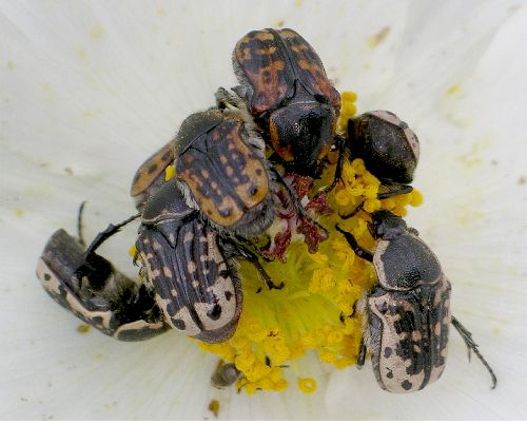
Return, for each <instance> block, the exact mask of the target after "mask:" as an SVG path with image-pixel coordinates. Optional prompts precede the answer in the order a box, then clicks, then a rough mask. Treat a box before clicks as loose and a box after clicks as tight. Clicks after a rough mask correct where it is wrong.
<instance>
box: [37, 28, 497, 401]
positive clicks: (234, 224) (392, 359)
mask: <svg viewBox="0 0 527 421" xmlns="http://www.w3.org/2000/svg"><path fill="white" fill-rule="evenodd" d="M232 61H233V67H234V73H235V74H236V77H237V79H238V82H239V85H238V86H236V87H234V88H232V90H230V91H228V90H226V89H224V88H219V89H218V91H217V92H216V95H215V97H216V104H215V106H213V107H211V108H210V109H208V110H206V111H203V112H198V113H195V114H192V115H190V116H189V117H187V118H186V119H185V120H184V121H183V123H182V124H181V127H180V129H179V131H178V133H177V135H176V137H175V139H174V140H172V141H171V142H169V143H168V144H166V145H165V146H163V147H162V148H161V149H160V150H159V151H158V152H156V153H155V154H154V155H152V156H151V157H150V158H148V159H147V160H146V161H145V162H144V163H143V164H142V165H141V166H140V168H139V169H138V171H137V173H136V175H135V177H134V179H133V182H132V188H131V195H132V197H133V198H134V200H135V203H136V207H137V210H138V212H139V213H138V214H137V215H134V217H132V218H129V219H128V220H126V221H124V222H123V223H121V224H118V225H112V224H110V225H109V227H108V228H107V229H106V230H105V231H103V232H101V233H100V234H99V235H98V236H97V237H96V238H95V240H94V241H93V242H92V243H91V244H90V245H89V246H88V247H87V248H86V247H85V244H84V242H83V241H82V239H81V233H80V230H79V239H75V238H74V237H72V236H70V235H69V234H67V233H66V232H65V231H63V230H58V231H57V232H55V233H54V234H53V235H52V237H51V238H50V240H49V241H48V243H47V245H46V246H45V248H44V251H43V253H42V256H41V258H40V259H39V262H38V266H37V276H38V278H39V279H40V280H41V282H42V284H43V286H44V288H45V290H46V291H47V292H48V294H49V295H51V297H52V298H53V299H54V300H55V301H57V302H58V303H59V304H60V305H62V306H63V307H65V308H66V309H68V310H70V311H71V312H73V313H74V314H75V315H77V317H79V318H80V319H82V320H83V321H85V322H86V323H88V324H90V325H92V326H94V327H96V328H97V329H98V330H100V331H101V332H103V333H105V334H108V335H111V336H113V337H115V338H117V339H120V340H130V341H135V340H143V339H148V338H150V337H152V336H155V335H157V334H160V333H163V332H165V331H166V330H168V329H170V328H173V329H177V330H179V331H181V332H183V333H184V334H187V335H189V336H192V337H194V338H196V339H199V340H201V341H205V342H209V343H216V342H222V341H224V340H226V339H228V338H229V337H230V336H232V334H233V333H234V331H235V329H236V326H237V323H238V319H239V316H240V313H241V310H242V301H243V297H242V292H241V282H242V280H241V279H240V276H239V274H238V269H237V261H238V260H239V259H245V260H248V261H249V262H251V263H252V264H253V265H254V266H255V267H256V269H257V271H258V273H259V274H260V276H261V277H262V279H263V280H264V281H265V284H266V285H267V287H268V288H278V289H279V288H281V287H282V286H283V283H280V284H276V283H274V282H273V280H272V279H271V278H270V277H269V275H268V274H267V273H266V271H265V269H264V267H263V266H262V265H261V263H260V259H261V258H264V259H272V258H279V259H281V258H283V255H284V253H285V250H286V249H287V245H288V244H289V241H290V240H291V232H292V231H296V232H298V233H301V234H303V235H304V238H305V241H306V243H307V245H308V248H309V251H310V252H314V251H316V249H317V245H318V243H319V242H320V241H323V240H324V239H325V238H326V237H327V235H328V231H327V230H326V229H325V228H324V227H322V226H321V225H320V224H319V223H318V222H317V221H316V216H317V214H316V212H315V213H313V212H309V205H310V204H311V205H312V206H311V208H317V206H319V208H323V207H324V203H323V202H324V201H323V193H325V192H328V191H330V190H331V189H333V188H334V187H335V186H336V185H337V184H338V182H339V179H340V176H341V172H342V167H343V164H344V162H345V161H350V160H352V159H355V158H361V159H362V160H363V161H364V163H365V165H366V168H367V169H368V171H370V172H371V173H372V174H373V175H374V176H376V177H377V178H378V179H379V180H380V181H381V183H382V189H381V190H380V192H379V195H378V197H379V198H380V199H382V198H387V197H390V196H394V195H398V194H402V193H408V192H410V191H411V190H412V187H411V186H410V183H411V182H412V180H413V175H414V171H415V168H416V165H417V162H418V159H419V142H418V139H417V137H416V135H415V134H414V133H413V132H412V131H411V130H410V129H409V128H408V126H407V125H406V123H404V122H402V121H401V120H400V119H399V118H398V117H396V116H395V115H394V114H392V113H390V112H388V111H372V112H369V113H365V114H362V115H360V116H358V117H355V118H350V119H349V121H348V123H347V132H346V133H345V134H340V135H337V134H336V122H337V119H338V117H339V113H340V107H341V100H340V94H339V93H338V91H337V90H336V89H335V88H334V87H333V85H332V84H331V82H330V80H329V79H328V77H327V75H326V72H325V69H324V66H323V64H322V62H321V60H320V58H319V57H318V55H317V53H316V52H315V51H314V49H313V48H312V47H311V46H310V45H309V43H308V42H307V41H306V40H305V39H304V38H302V37H301V36H300V35H299V34H298V33H296V32H295V31H293V30H291V29H281V30H274V29H264V30H258V31H252V32H250V33H248V34H247V35H245V36H244V37H243V38H242V39H240V40H239V41H238V43H237V44H236V46H235V48H234V52H233V56H232ZM335 154H336V159H333V155H335ZM330 165H332V166H333V167H334V168H335V176H334V181H333V182H332V183H330V185H329V186H327V188H326V189H325V190H324V191H323V192H322V193H321V192H313V191H312V190H313V187H312V186H313V182H314V180H316V179H317V178H319V177H320V176H321V173H322V171H323V170H324V169H325V168H326V167H328V166H330ZM172 166H173V167H174V169H175V175H174V177H173V178H171V179H169V180H167V178H169V177H167V176H166V174H167V172H168V169H169V168H171V167H172ZM321 194H322V196H321ZM321 197H322V199H321ZM306 202H307V205H306ZM360 211H362V210H361V207H360V206H359V207H358V208H357V209H356V210H355V212H360ZM351 216H353V214H350V215H343V216H342V217H343V218H346V217H351ZM135 218H140V221H141V224H140V227H139V232H138V237H137V240H136V243H135V247H136V250H137V251H136V254H135V258H134V262H135V261H137V262H139V263H140V265H141V269H140V271H139V273H140V277H141V281H142V282H141V283H139V284H137V283H136V282H134V281H132V280H130V279H129V278H127V277H126V276H124V275H123V274H121V273H120V272H118V271H117V270H116V269H115V268H114V267H113V266H112V265H111V263H110V262H109V261H108V260H106V259H104V258H103V257H101V256H100V255H98V254H97V253H96V250H97V248H98V247H99V245H100V244H101V243H102V242H103V241H105V240H106V239H107V238H108V237H110V236H111V235H113V234H114V233H116V232H117V231H119V230H120V228H121V227H122V226H123V225H124V224H126V223H128V222H129V221H131V220H133V219H135ZM276 219H282V220H284V221H285V222H286V224H287V226H288V230H287V232H286V233H285V234H284V233H281V234H280V238H278V237H277V236H275V238H273V239H270V238H269V244H268V245H267V246H266V247H260V246H259V245H258V243H259V240H260V239H261V236H262V235H264V236H265V235H266V234H265V233H266V231H267V230H268V228H269V227H270V226H271V224H272V223H273V221H275V220H276ZM79 225H80V224H79ZM372 227H373V228H372V234H373V236H374V238H376V239H378V243H377V248H376V251H375V253H373V254H371V253H370V252H368V251H366V250H364V249H362V248H361V247H360V246H359V245H358V244H357V242H356V241H355V239H354V237H353V236H352V235H351V234H350V233H348V232H345V231H343V230H342V229H341V228H340V227H338V226H337V230H339V231H341V232H342V233H343V234H344V235H345V236H346V239H347V240H348V242H349V244H350V247H351V249H352V250H353V251H354V252H355V253H356V254H357V255H358V256H359V257H363V258H365V259H367V260H369V261H371V262H373V264H374V266H375V269H376V272H377V276H378V280H379V281H378V284H377V285H376V286H375V287H374V288H373V289H372V290H371V291H369V292H368V293H367V295H366V297H365V298H364V300H363V303H362V306H361V308H362V310H363V313H364V320H365V327H364V345H363V346H362V348H361V358H360V361H359V363H363V362H364V358H365V356H366V350H368V351H369V352H370V353H371V355H372V361H373V367H374V372H375V374H376V377H377V380H378V381H379V384H380V385H381V387H383V388H384V389H386V390H389V391H394V392H397V391H409V390H417V389H420V388H422V387H424V386H425V385H426V384H428V383H430V382H432V381H433V380H435V379H437V378H438V377H439V376H440V375H441V373H442V370H443V368H444V364H445V357H446V354H445V352H446V345H447V340H448V327H449V324H450V322H451V321H452V324H453V325H454V326H455V327H456V328H458V326H460V325H459V323H458V322H457V320H456V319H454V318H452V317H451V313H450V306H449V298H450V284H449V282H448V280H447V279H446V278H445V276H444V275H443V273H442V271H441V268H440V266H439V263H438V262H437V259H436V258H435V256H434V255H433V253H432V252H431V251H430V249H429V248H428V247H427V246H426V245H425V244H424V243H423V242H422V241H421V240H420V239H419V238H418V237H417V236H416V235H415V231H412V230H409V229H407V228H406V225H405V223H404V221H403V220H402V219H401V218H400V217H397V216H395V215H393V214H390V213H388V212H386V211H380V212H376V213H374V214H372ZM278 243H279V244H278ZM458 330H460V332H461V331H462V330H461V328H458ZM464 332H465V335H464V336H463V337H464V338H465V340H466V342H467V345H470V347H471V349H473V350H474V351H475V352H476V353H477V355H478V356H479V357H481V356H480V354H479V352H478V351H477V346H476V345H475V344H474V343H473V342H472V341H471V339H470V333H468V331H466V330H464ZM481 359H482V357H481ZM482 361H484V360H483V359H482ZM484 362H485V361H484ZM485 363H486V362H485ZM225 366H226V367H227V368H228V369H229V370H231V371H232V372H233V373H237V370H236V367H234V366H233V365H232V364H226V365H225ZM222 367H223V366H222ZM487 367H488V366H487ZM220 368H221V367H220ZM489 370H490V368H489ZM233 373H229V375H224V374H225V373H221V372H218V373H217V374H216V375H215V377H216V378H217V379H222V380H221V382H220V381H218V382H217V383H219V384H226V383H229V382H232V381H234V380H235V378H236V377H237V374H236V375H234V374H233ZM491 374H493V373H492V371H491ZM227 379H228V380H227ZM494 379H495V378H494Z"/></svg>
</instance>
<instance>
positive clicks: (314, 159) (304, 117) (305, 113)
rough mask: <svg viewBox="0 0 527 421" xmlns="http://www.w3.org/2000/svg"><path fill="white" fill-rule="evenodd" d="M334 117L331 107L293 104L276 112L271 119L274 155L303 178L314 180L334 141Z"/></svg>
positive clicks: (301, 103) (313, 104)
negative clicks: (306, 176)
mask: <svg viewBox="0 0 527 421" xmlns="http://www.w3.org/2000/svg"><path fill="white" fill-rule="evenodd" d="M334 120H335V118H334V113H333V111H332V108H331V106H330V105H329V104H325V103H320V102H316V101H309V102H294V103H291V104H288V105H287V106H285V107H282V108H279V109H278V110H276V111H275V112H273V113H272V114H271V116H270V119H269V132H270V138H271V144H272V147H273V149H274V150H275V152H276V153H277V154H278V155H279V156H280V158H281V159H282V160H284V161H285V162H286V164H287V165H288V166H289V167H290V168H291V170H292V171H294V172H297V173H299V174H301V175H310V176H313V175H314V174H316V173H317V172H318V169H319V168H318V167H319V165H320V160H321V158H323V157H324V156H325V155H326V154H327V153H328V152H329V147H330V143H331V141H332V140H333V128H334Z"/></svg>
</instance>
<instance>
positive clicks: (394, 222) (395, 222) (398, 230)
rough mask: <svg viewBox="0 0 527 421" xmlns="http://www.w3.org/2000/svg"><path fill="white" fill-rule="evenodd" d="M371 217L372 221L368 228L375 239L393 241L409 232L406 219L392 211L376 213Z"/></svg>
mask: <svg viewBox="0 0 527 421" xmlns="http://www.w3.org/2000/svg"><path fill="white" fill-rule="evenodd" d="M371 217H372V221H371V223H370V224H369V226H368V228H369V229H370V232H371V235H372V236H373V238H375V239H382V240H391V239H393V238H395V237H397V236H399V235H401V234H403V233H405V232H406V231H407V226H406V222H404V219H403V218H401V217H400V216H397V215H394V214H393V213H391V212H390V211H387V210H380V211H376V212H373V213H372V215H371Z"/></svg>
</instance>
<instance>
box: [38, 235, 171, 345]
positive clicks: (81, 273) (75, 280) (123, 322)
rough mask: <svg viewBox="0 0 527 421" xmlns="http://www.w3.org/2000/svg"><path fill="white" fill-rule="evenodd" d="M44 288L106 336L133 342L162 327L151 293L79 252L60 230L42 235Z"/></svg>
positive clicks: (40, 263)
mask: <svg viewBox="0 0 527 421" xmlns="http://www.w3.org/2000/svg"><path fill="white" fill-rule="evenodd" d="M37 277H38V278H39V280H40V281H41V282H42V286H43V287H44V289H45V290H46V292H47V293H48V294H49V295H50V296H51V298H53V299H54V300H55V301H56V302H57V303H59V304H60V305H61V306H62V307H64V308H65V309H67V310H69V311H71V312H72V313H73V314H75V315H76V316H77V317H78V318H79V319H81V320H82V321H84V322H85V323H87V324H89V325H91V326H93V327H95V328H96V329H98V330H100V331H101V332H103V333H105V334H106V335H109V336H112V337H114V338H116V339H119V340H123V341H139V340H144V339H148V338H151V337H153V336H156V335H159V334H160V333H163V332H164V331H166V330H167V329H168V326H167V325H166V324H165V323H164V321H163V318H162V315H161V311H160V310H159V308H158V307H157V305H156V303H155V300H154V296H153V294H152V292H151V291H149V290H147V288H146V287H145V286H144V285H138V284H136V283H135V282H133V281H132V280H131V279H129V278H127V277H126V276H124V275H123V274H122V273H120V272H118V271H117V270H115V269H114V267H113V266H112V265H111V263H110V262H109V261H108V260H106V259H104V258H103V257H101V256H99V255H97V254H95V253H91V254H90V255H89V256H88V257H86V255H85V254H84V253H83V249H82V247H81V246H80V245H79V243H78V242H77V241H76V240H75V238H73V237H72V236H70V235H69V234H68V233H66V231H64V230H58V231H56V232H55V233H54V234H53V235H52V236H51V238H50V239H49V240H48V242H47V244H46V246H45V248H44V251H43V252H42V256H41V257H40V259H39V261H38V265H37Z"/></svg>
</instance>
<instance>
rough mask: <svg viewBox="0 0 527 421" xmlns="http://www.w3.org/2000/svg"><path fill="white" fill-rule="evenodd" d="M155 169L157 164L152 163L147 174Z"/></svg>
mask: <svg viewBox="0 0 527 421" xmlns="http://www.w3.org/2000/svg"><path fill="white" fill-rule="evenodd" d="M156 171H157V164H152V165H150V166H149V167H148V174H153V173H155V172H156Z"/></svg>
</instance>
